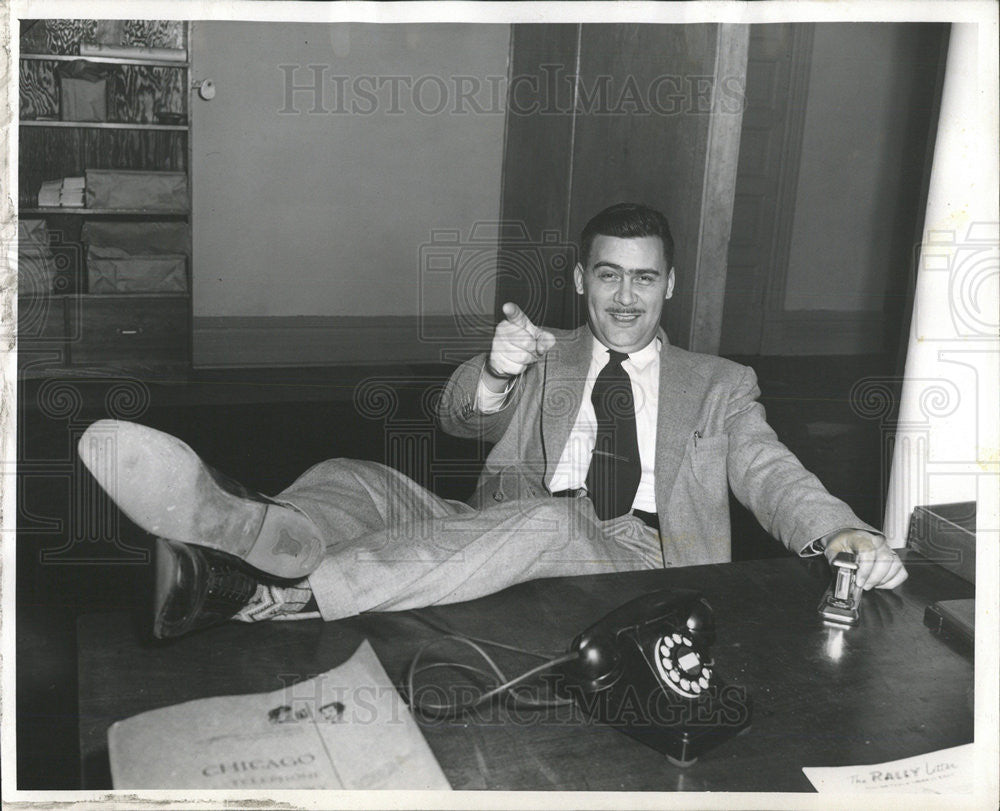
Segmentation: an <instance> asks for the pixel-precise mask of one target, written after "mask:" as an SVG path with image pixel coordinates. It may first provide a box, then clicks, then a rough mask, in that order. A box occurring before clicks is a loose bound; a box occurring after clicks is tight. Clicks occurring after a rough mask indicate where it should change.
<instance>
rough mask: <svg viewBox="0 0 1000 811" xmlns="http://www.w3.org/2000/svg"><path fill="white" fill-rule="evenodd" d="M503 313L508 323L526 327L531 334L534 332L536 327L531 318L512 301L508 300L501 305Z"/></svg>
mask: <svg viewBox="0 0 1000 811" xmlns="http://www.w3.org/2000/svg"><path fill="white" fill-rule="evenodd" d="M503 314H504V315H505V316H506V317H507V320H508V321H510V323H512V324H514V325H516V326H518V327H521V328H522V329H526V330H528V331H529V332H531V333H532V334H534V333H535V331H536V327H535V325H534V324H532V323H531V320H530V319H529V318H528V316H526V315H525V314H524V312H523V311H522V310H521V308H520V307H518V306H517V305H516V304H515V303H514V302H512V301H508V302H507V303H506V304H504V305H503Z"/></svg>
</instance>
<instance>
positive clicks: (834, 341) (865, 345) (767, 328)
mask: <svg viewBox="0 0 1000 811" xmlns="http://www.w3.org/2000/svg"><path fill="white" fill-rule="evenodd" d="M884 319H885V316H884V315H883V314H882V312H881V311H863V312H848V311H840V310H789V311H786V312H783V313H773V314H772V313H769V314H767V315H766V316H765V319H764V332H763V336H762V337H761V351H760V354H762V355H876V354H879V353H880V352H882V351H883V350H884V348H885V335H884V332H885V329H884V326H883V322H884Z"/></svg>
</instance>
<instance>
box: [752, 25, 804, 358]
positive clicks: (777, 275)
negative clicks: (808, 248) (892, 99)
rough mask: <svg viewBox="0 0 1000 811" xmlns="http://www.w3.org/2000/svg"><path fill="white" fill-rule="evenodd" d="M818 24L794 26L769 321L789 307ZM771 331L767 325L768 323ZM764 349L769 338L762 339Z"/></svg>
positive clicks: (767, 301)
mask: <svg viewBox="0 0 1000 811" xmlns="http://www.w3.org/2000/svg"><path fill="white" fill-rule="evenodd" d="M815 32H816V25H815V23H798V24H796V25H793V26H792V59H791V65H790V69H791V75H790V78H789V87H788V105H787V107H786V109H787V113H788V117H787V119H786V123H785V136H784V143H783V146H782V161H781V168H780V170H779V177H778V199H777V205H776V208H777V210H778V212H783V213H781V214H780V215H779V216H778V218H777V220H776V221H775V225H776V228H775V232H774V242H773V243H772V251H771V256H772V257H773V261H774V267H773V270H772V272H771V273H770V275H769V277H768V281H767V297H766V299H765V305H764V309H765V316H764V318H765V320H767V319H770V318H772V317H773V316H774V315H775V314H777V313H782V312H784V310H785V285H786V283H787V281H788V256H789V253H790V252H791V248H792V224H793V223H792V221H793V219H794V218H793V212H794V211H795V198H796V196H797V192H798V185H799V164H800V163H801V161H802V134H803V132H804V130H805V125H806V104H807V102H808V100H809V71H810V69H811V67H812V52H813V37H814V35H815ZM764 332H765V333H766V332H767V325H765V326H764ZM761 344H762V350H761V351H764V350H763V346H764V345H765V341H764V339H763V338H762V339H761Z"/></svg>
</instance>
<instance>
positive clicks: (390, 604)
mask: <svg viewBox="0 0 1000 811" xmlns="http://www.w3.org/2000/svg"><path fill="white" fill-rule="evenodd" d="M278 498H279V499H280V500H282V501H287V502H288V503H290V504H292V505H294V506H295V507H297V508H298V509H300V510H302V511H303V512H304V513H305V514H306V515H308V516H309V518H311V519H312V521H313V522H314V523H315V524H316V526H317V527H318V528H319V530H320V532H321V533H322V535H323V537H324V539H325V541H326V557H325V558H324V559H323V561H322V562H321V563H320V565H319V567H318V568H317V569H316V570H315V571H314V572H313V573H312V574H311V575H309V578H308V580H309V586H310V588H311V589H312V592H313V594H314V596H315V598H316V602H317V603H318V604H319V610H320V614H321V615H322V617H323V619H325V620H335V619H340V618H342V617H349V616H353V615H355V614H359V613H361V612H362V611H389V610H405V609H408V608H420V607H423V606H428V605H438V604H442V603H454V602H459V601H462V600H471V599H473V598H475V597H482V596H484V595H486V594H492V593H493V592H496V591H500V590H501V589H503V588H506V587H507V586H511V585H514V584H515V583H521V582H523V581H526V580H533V579H535V578H539V577H556V576H566V575H579V574H598V573H602V572H620V571H631V570H634V569H651V568H659V567H661V566H663V553H662V550H661V548H660V541H659V537H658V535H657V533H656V532H654V531H653V530H651V529H649V527H647V526H646V525H645V524H644V523H643V522H642V521H641V520H639V519H638V518H636V517H635V516H633V515H625V516H622V517H621V518H615V519H611V520H609V521H601V520H600V519H598V518H597V516H596V515H595V514H594V508H593V505H592V503H591V501H590V499H588V498H552V497H549V496H547V497H543V498H534V499H527V500H521V501H509V502H501V503H499V504H496V505H494V506H490V507H488V508H487V509H484V510H476V509H475V508H473V507H470V506H469V505H468V504H465V503H463V502H461V501H451V500H448V499H443V498H439V497H438V496H436V495H434V494H433V493H431V492H430V491H429V490H426V489H425V488H423V487H421V486H420V485H419V484H417V483H416V482H415V481H413V480H412V479H410V478H408V477H407V476H404V475H403V474H402V473H399V472H398V471H396V470H393V469H392V468H389V467H386V466H385V465H380V464H377V463H375V462H364V461H358V460H354V459H331V460H329V461H326V462H322V463H320V464H318V465H315V466H314V467H312V468H310V469H309V470H308V471H306V473H304V474H303V475H302V476H301V477H300V478H299V479H297V480H296V481H295V483H294V484H292V485H291V487H289V488H288V489H287V490H285V491H284V492H283V493H281V494H280V495H279V496H278Z"/></svg>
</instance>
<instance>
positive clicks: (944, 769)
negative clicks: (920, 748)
mask: <svg viewBox="0 0 1000 811" xmlns="http://www.w3.org/2000/svg"><path fill="white" fill-rule="evenodd" d="M973 767H974V761H973V753H972V744H971V743H968V744H965V745H964V746H955V747H953V748H951V749H941V750H940V751H937V752H929V753H928V754H926V755H917V756H916V757H909V758H904V759H903V760H893V761H890V762H889V763H876V764H873V765H871V766H803V767H802V771H803V772H805V775H806V777H807V778H809V782H811V783H812V784H813V786H814V787H815V788H816V791H819V792H831V793H835V792H843V793H851V792H862V791H899V792H909V793H919V792H927V793H929V794H959V793H966V792H971V791H972V778H973V772H974V769H973Z"/></svg>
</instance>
